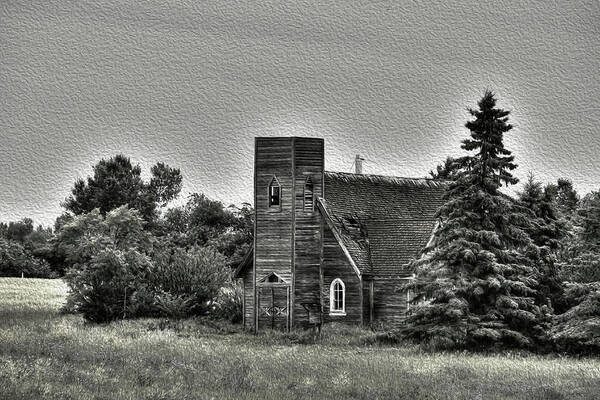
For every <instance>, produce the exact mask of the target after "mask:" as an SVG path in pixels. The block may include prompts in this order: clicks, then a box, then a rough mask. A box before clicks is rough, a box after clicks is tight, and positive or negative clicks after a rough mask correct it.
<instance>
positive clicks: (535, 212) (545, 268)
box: [519, 174, 568, 311]
mask: <svg viewBox="0 0 600 400" xmlns="http://www.w3.org/2000/svg"><path fill="white" fill-rule="evenodd" d="M519 202H520V205H521V206H522V207H524V208H525V211H526V212H527V213H528V217H529V218H528V219H527V225H526V226H525V231H526V232H527V233H528V234H529V237H530V238H531V240H532V241H533V243H534V244H535V245H536V246H537V249H536V250H537V251H532V252H529V253H528V254H529V256H530V257H531V259H532V262H534V263H535V264H536V265H537V268H538V270H539V272H540V281H539V282H540V287H539V293H538V301H539V302H543V301H544V300H545V299H549V300H550V304H551V305H552V306H553V308H554V311H556V310H557V309H558V311H562V310H564V309H565V307H566V304H565V302H564V288H563V286H562V284H561V280H562V279H561V277H560V274H559V264H558V263H557V251H558V250H559V248H560V247H561V242H562V241H563V240H564V238H565V237H567V235H568V228H567V226H568V224H567V221H566V220H565V219H564V218H563V217H562V216H561V213H560V212H559V211H558V209H557V205H556V196H555V191H554V187H553V186H552V185H546V187H542V183H541V182H539V181H536V180H535V178H534V176H533V174H530V175H529V178H528V179H527V181H526V182H525V184H524V186H523V191H522V192H520V193H519Z"/></svg>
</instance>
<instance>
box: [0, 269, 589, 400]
mask: <svg viewBox="0 0 600 400" xmlns="http://www.w3.org/2000/svg"><path fill="white" fill-rule="evenodd" d="M65 295H66V287H65V285H64V283H63V282H62V281H60V280H43V279H12V278H1V279H0V397H1V398H6V399H111V400H112V399H238V398H240V399H286V400H287V399H321V398H322V399H328V400H333V399H387V398H394V399H395V398H406V399H513V398H516V399H527V400H534V399H597V398H599V397H600V360H598V359H583V360H577V359H572V358H559V357H538V356H531V357H522V356H508V355H504V356H483V355H469V354H427V353H422V352H420V351H418V350H417V349H414V348H397V347H381V346H356V345H353V344H349V343H348V340H340V341H339V343H337V342H335V341H334V340H333V339H331V338H329V339H328V340H327V341H326V344H312V345H298V344H293V343H291V342H290V340H289V337H284V336H281V335H275V334H271V335H266V336H265V335H259V336H252V335H246V334H242V333H223V332H219V331H218V330H217V329H215V328H210V327H207V326H206V325H203V324H200V323H199V322H198V321H195V320H186V321H180V322H168V321H164V320H152V319H144V320H135V321H120V322H116V323H112V324H110V325H100V326H98V325H88V324H85V323H84V322H83V320H82V319H81V317H80V316H77V315H61V314H59V309H60V306H61V305H62V304H63V302H64V299H65ZM345 339H347V338H345ZM349 342H351V343H352V342H353V340H350V341H349Z"/></svg>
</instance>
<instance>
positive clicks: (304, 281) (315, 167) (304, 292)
mask: <svg viewBox="0 0 600 400" xmlns="http://www.w3.org/2000/svg"><path fill="white" fill-rule="evenodd" d="M323 169H324V143H323V140H322V139H312V138H295V140H294V176H295V179H294V183H295V188H294V193H295V214H294V215H295V224H294V228H295V234H294V240H295V243H294V297H293V298H294V322H293V325H294V326H306V325H307V323H308V322H309V321H308V313H307V311H306V309H305V308H304V307H303V306H302V304H303V303H304V304H305V305H307V304H313V306H312V307H310V309H311V312H313V310H314V311H315V312H317V311H318V309H319V307H318V306H317V304H320V293H319V290H320V282H319V265H320V250H321V242H320V241H321V237H320V225H321V224H320V220H321V218H320V215H319V212H318V210H317V209H316V207H314V206H313V209H312V211H311V210H305V207H304V186H305V183H306V179H307V178H308V177H310V181H311V182H312V185H313V203H314V198H315V197H316V196H323Z"/></svg>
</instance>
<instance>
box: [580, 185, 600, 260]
mask: <svg viewBox="0 0 600 400" xmlns="http://www.w3.org/2000/svg"><path fill="white" fill-rule="evenodd" d="M577 225H578V226H579V227H580V229H579V232H578V234H579V238H580V240H581V242H582V246H583V247H584V249H585V250H588V251H593V252H597V253H600V192H591V193H588V194H587V195H586V196H585V197H584V198H583V200H581V204H580V207H579V208H578V209H577Z"/></svg>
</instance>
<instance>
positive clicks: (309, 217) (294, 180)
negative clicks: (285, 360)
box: [254, 138, 324, 329]
mask: <svg viewBox="0 0 600 400" xmlns="http://www.w3.org/2000/svg"><path fill="white" fill-rule="evenodd" d="M323 149H324V143H323V140H322V139H314V138H257V139H256V141H255V165H254V168H255V169H254V207H255V210H256V214H255V220H256V222H255V243H254V265H255V270H254V273H255V276H254V281H255V282H258V281H260V280H261V279H262V278H264V277H265V276H267V275H269V274H270V273H272V272H275V273H277V274H278V275H279V276H280V277H281V278H283V279H284V280H285V281H286V282H287V283H288V284H289V286H290V302H291V304H292V307H290V310H289V312H290V314H291V315H290V322H291V324H292V325H294V324H295V323H296V322H298V323H304V322H306V321H307V319H306V311H305V310H304V308H303V307H302V305H301V304H302V303H311V302H318V301H319V248H320V238H319V216H318V213H317V212H316V211H312V212H306V211H304V209H303V204H304V197H303V196H304V184H305V182H306V178H307V177H310V178H311V181H312V183H313V191H314V193H315V195H322V190H323V167H324V154H323ZM273 177H276V178H277V181H278V183H279V185H280V187H281V201H280V206H279V207H276V208H274V207H269V205H268V186H269V183H270V182H271V180H272V179H273ZM257 296H258V293H257V291H256V290H255V292H254V302H256V301H257ZM296 297H297V299H296ZM260 301H261V302H262V301H263V299H262V298H261V299H260ZM256 311H259V312H258V314H260V310H255V320H256V318H257V317H258V318H259V326H258V328H259V329H261V323H263V322H264V323H266V322H268V321H266V320H265V321H263V317H262V316H258V315H257V314H256ZM296 313H298V318H295V317H294V315H295V314H296Z"/></svg>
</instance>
